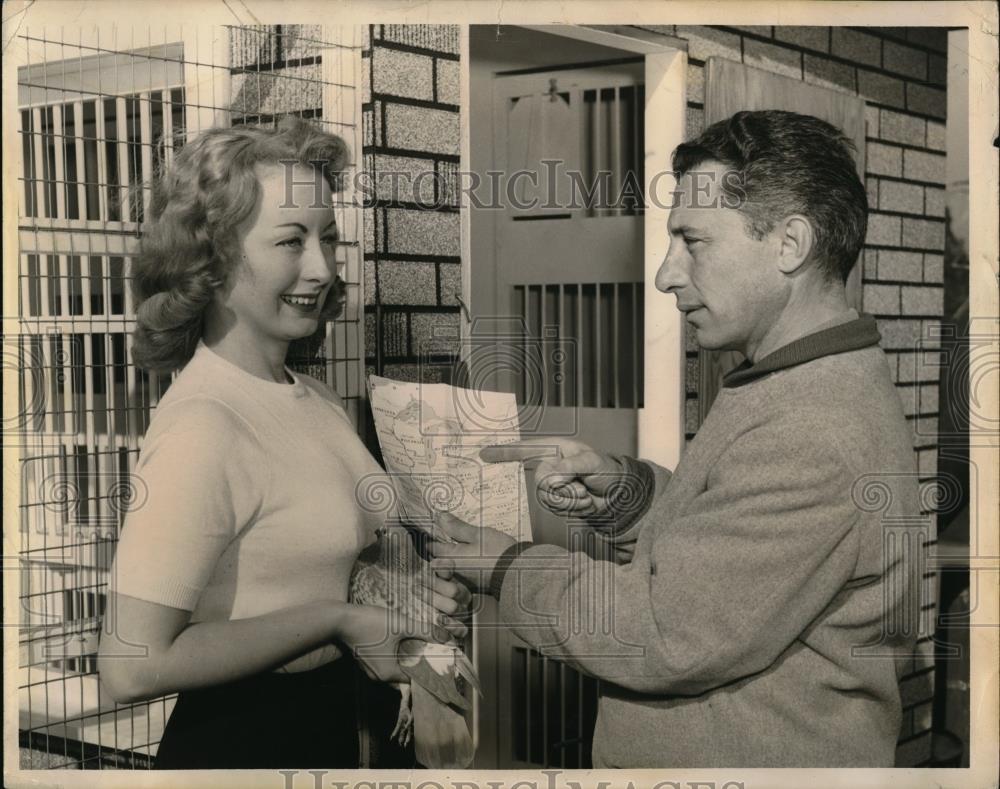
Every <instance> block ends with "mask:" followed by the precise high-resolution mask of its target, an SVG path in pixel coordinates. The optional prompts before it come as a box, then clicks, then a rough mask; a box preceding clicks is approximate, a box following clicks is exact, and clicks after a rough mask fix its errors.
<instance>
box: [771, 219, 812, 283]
mask: <svg viewBox="0 0 1000 789" xmlns="http://www.w3.org/2000/svg"><path fill="white" fill-rule="evenodd" d="M815 240H816V235H815V233H814V231H813V226H812V223H811V222H810V221H809V220H808V219H807V218H806V217H804V216H802V215H801V214H792V215H791V216H789V217H788V218H786V219H785V221H784V222H783V223H782V226H781V236H780V241H781V249H780V252H779V256H778V269H779V270H780V271H781V272H782V273H783V274H794V273H795V272H796V271H798V270H799V268H801V267H802V264H803V263H805V262H806V261H807V260H808V259H809V256H810V255H811V254H812V249H813V244H814V243H815Z"/></svg>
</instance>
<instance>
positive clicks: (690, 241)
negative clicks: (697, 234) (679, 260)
mask: <svg viewBox="0 0 1000 789" xmlns="http://www.w3.org/2000/svg"><path fill="white" fill-rule="evenodd" d="M684 243H685V244H687V245H688V246H691V245H692V244H700V243H701V239H700V238H688V237H686V236H685V238H684Z"/></svg>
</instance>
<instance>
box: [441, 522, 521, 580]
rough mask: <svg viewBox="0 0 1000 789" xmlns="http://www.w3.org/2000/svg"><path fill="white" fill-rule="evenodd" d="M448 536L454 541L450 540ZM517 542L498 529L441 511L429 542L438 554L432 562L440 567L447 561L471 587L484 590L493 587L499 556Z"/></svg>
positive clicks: (447, 564) (448, 565)
mask: <svg viewBox="0 0 1000 789" xmlns="http://www.w3.org/2000/svg"><path fill="white" fill-rule="evenodd" d="M447 538H451V539H452V540H454V542H446V541H445V540H446V539H447ZM514 542H515V541H514V539H513V538H512V537H508V536H507V535H506V534H504V533H503V532H499V531H497V530H496V529H491V528H489V527H488V526H483V527H477V526H470V525H469V524H468V523H464V522H462V521H460V520H459V519H458V518H456V517H455V516H454V515H450V514H448V513H446V512H442V513H438V516H437V520H436V522H435V524H434V539H433V540H432V541H431V542H430V544H429V548H430V552H431V553H432V554H433V555H434V557H435V558H434V560H433V561H432V562H431V566H433V567H434V568H435V569H437V568H438V567H440V566H442V565H444V566H445V567H446V568H449V569H451V570H452V571H453V572H454V574H455V575H456V576H457V577H458V578H459V579H460V580H461V581H462V582H463V583H465V584H466V585H467V586H468V587H469V589H471V590H473V591H477V592H484V591H486V590H488V589H489V585H490V577H491V576H492V575H493V569H494V568H495V567H496V563H497V559H499V558H500V556H501V555H502V554H503V552H504V551H506V550H507V549H508V548H509V547H510V546H511V545H513V544H514Z"/></svg>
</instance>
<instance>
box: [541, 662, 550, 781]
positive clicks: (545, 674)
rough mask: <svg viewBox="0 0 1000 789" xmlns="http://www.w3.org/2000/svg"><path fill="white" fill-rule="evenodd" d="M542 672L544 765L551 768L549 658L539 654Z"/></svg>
mask: <svg viewBox="0 0 1000 789" xmlns="http://www.w3.org/2000/svg"><path fill="white" fill-rule="evenodd" d="M539 662H540V666H541V672H542V764H543V765H544V766H545V767H548V766H549V666H548V658H546V657H545V656H544V655H542V654H541V653H539Z"/></svg>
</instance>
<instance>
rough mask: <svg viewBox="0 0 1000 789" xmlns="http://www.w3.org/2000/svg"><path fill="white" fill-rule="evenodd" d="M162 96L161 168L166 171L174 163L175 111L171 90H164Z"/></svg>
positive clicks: (167, 88)
mask: <svg viewBox="0 0 1000 789" xmlns="http://www.w3.org/2000/svg"><path fill="white" fill-rule="evenodd" d="M160 95H161V96H162V97H163V131H162V134H163V160H162V162H161V164H160V166H161V169H163V170H166V169H169V168H170V166H171V165H172V164H173V161H174V109H173V102H172V100H171V98H170V96H171V91H170V88H169V87H166V88H164V89H163V91H162V93H161V94H160ZM154 142H155V141H154Z"/></svg>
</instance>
